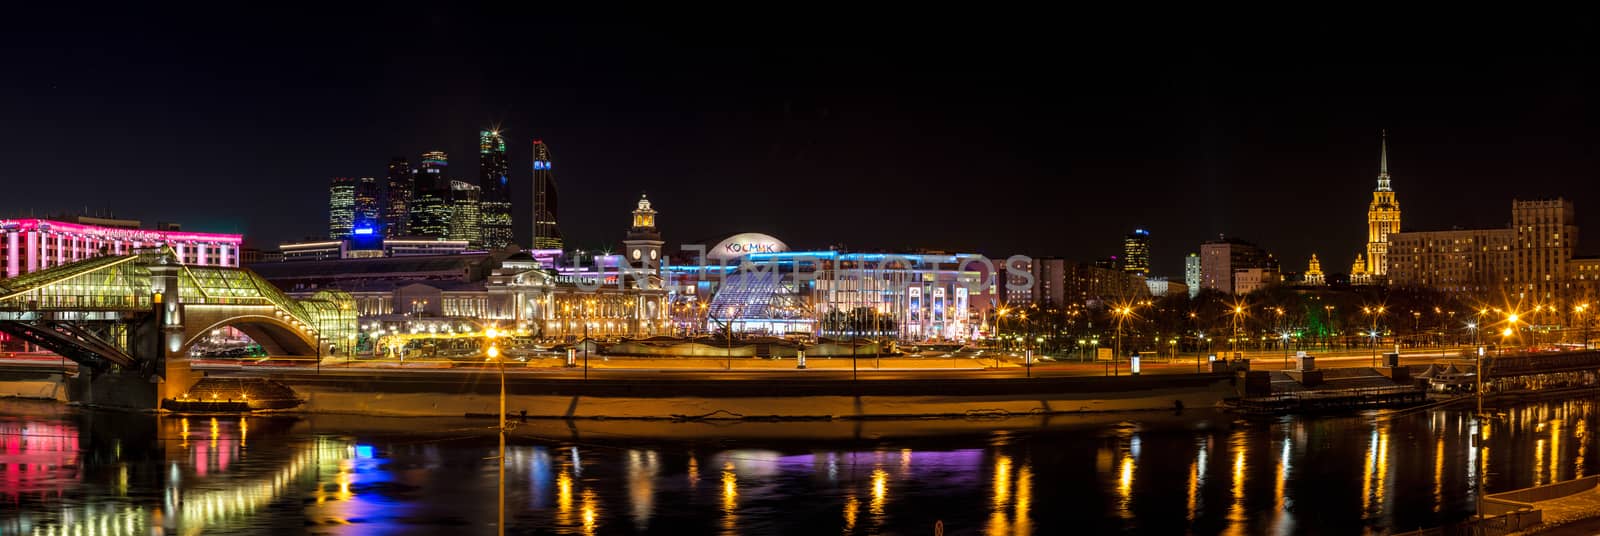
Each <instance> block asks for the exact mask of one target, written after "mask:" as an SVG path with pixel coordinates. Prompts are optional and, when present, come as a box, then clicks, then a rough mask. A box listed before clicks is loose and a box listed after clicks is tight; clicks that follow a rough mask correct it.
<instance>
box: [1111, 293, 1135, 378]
mask: <svg viewBox="0 0 1600 536" xmlns="http://www.w3.org/2000/svg"><path fill="white" fill-rule="evenodd" d="M1111 312H1112V313H1113V314H1115V315H1116V316H1117V347H1116V351H1114V352H1112V353H1111V375H1112V376H1116V375H1117V374H1118V373H1119V371H1118V370H1117V365H1118V364H1119V361H1118V360H1120V359H1122V322H1123V321H1124V320H1127V319H1128V316H1129V315H1132V314H1133V308H1132V307H1128V306H1122V307H1117V308H1114V309H1112V310H1111Z"/></svg>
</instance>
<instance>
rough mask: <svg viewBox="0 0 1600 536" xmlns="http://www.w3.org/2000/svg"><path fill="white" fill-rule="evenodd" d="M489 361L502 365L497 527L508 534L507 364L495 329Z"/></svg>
mask: <svg viewBox="0 0 1600 536" xmlns="http://www.w3.org/2000/svg"><path fill="white" fill-rule="evenodd" d="M487 353H488V355H489V360H490V361H495V362H498V363H499V365H500V500H499V502H498V503H497V504H499V506H500V507H499V511H500V519H499V523H498V524H497V525H496V527H498V528H499V532H500V534H505V533H506V362H505V361H502V360H500V348H499V347H497V346H495V344H494V328H490V329H489V350H488V352H487Z"/></svg>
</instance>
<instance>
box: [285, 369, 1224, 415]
mask: <svg viewBox="0 0 1600 536" xmlns="http://www.w3.org/2000/svg"><path fill="white" fill-rule="evenodd" d="M274 379H276V380H278V381H280V382H283V383H284V384H287V385H289V386H290V387H292V388H293V389H294V390H295V391H296V392H297V393H299V394H300V395H301V396H302V397H304V398H305V399H306V404H305V405H304V406H302V407H301V408H300V409H299V411H305V412H311V413H354V414H364V415H394V416H461V415H466V414H492V413H497V412H498V411H499V403H500V399H499V383H498V378H496V377H495V376H493V375H487V374H485V375H472V376H461V375H455V376H454V377H451V376H446V375H437V376H432V377H418V376H416V375H406V377H384V378H356V377H346V378H338V377H328V376H320V377H319V376H314V375H276V376H274ZM507 393H508V394H507V401H506V409H507V411H508V412H510V413H512V414H516V415H521V414H522V413H523V412H526V414H527V416H528V417H530V418H611V419H655V418H697V419H698V418H706V419H719V418H727V419H740V418H743V419H752V418H786V419H894V418H910V417H929V416H995V415H1026V414H1066V413H1082V412H1106V411H1141V410H1171V409H1174V408H1177V407H1186V408H1207V407H1213V406H1215V405H1217V404H1218V403H1219V402H1221V401H1222V400H1223V399H1225V398H1227V397H1230V396H1235V393H1236V391H1235V382H1234V381H1233V380H1232V379H1231V378H1230V377H1229V376H1227V375H1211V374H1191V375H1163V376H1146V377H1133V378H1129V377H1122V378H1103V377H1086V378H1083V377H1080V378H1047V379H1039V378H1035V379H977V380H954V379H928V380H873V381H860V382H852V381H839V380H829V381H802V380H783V379H773V380H678V381H652V380H640V381H628V380H596V381H581V380H578V381H574V380H539V379H528V378H514V379H513V380H511V381H510V382H509V383H508V386H507Z"/></svg>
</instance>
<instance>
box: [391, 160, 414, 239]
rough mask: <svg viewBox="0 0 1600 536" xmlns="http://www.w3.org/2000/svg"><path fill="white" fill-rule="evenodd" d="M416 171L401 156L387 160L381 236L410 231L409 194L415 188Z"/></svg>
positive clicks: (398, 234) (405, 233)
mask: <svg viewBox="0 0 1600 536" xmlns="http://www.w3.org/2000/svg"><path fill="white" fill-rule="evenodd" d="M416 182H417V178H416V172H414V171H412V170H411V163H410V162H407V161H406V159H405V158H403V157H395V158H393V159H391V160H389V176H388V184H387V185H385V186H386V187H385V188H384V190H385V195H384V200H383V236H405V235H407V234H409V233H410V231H409V230H408V228H409V227H410V224H411V194H412V193H413V192H414V191H415V190H416Z"/></svg>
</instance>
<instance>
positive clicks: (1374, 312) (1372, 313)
mask: <svg viewBox="0 0 1600 536" xmlns="http://www.w3.org/2000/svg"><path fill="white" fill-rule="evenodd" d="M1385 310H1386V308H1385V307H1384V306H1382V305H1379V306H1378V307H1377V308H1372V307H1362V308H1361V312H1363V313H1366V315H1367V316H1368V317H1371V319H1372V330H1371V331H1368V332H1367V335H1368V336H1369V337H1371V340H1372V342H1371V345H1372V366H1373V367H1377V366H1378V317H1379V316H1383V313H1384V311H1385Z"/></svg>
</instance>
